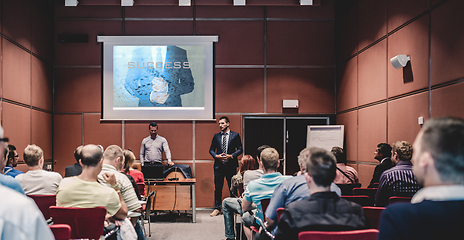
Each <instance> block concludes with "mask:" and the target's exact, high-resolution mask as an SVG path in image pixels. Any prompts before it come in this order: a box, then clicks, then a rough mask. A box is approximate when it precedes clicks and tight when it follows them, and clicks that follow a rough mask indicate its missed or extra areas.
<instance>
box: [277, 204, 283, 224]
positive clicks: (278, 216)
mask: <svg viewBox="0 0 464 240" xmlns="http://www.w3.org/2000/svg"><path fill="white" fill-rule="evenodd" d="M284 210H285V208H283V207H280V208H277V221H279V220H280V216H282V214H283V213H284Z"/></svg>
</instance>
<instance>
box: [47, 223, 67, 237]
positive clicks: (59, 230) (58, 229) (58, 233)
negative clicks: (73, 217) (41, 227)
mask: <svg viewBox="0 0 464 240" xmlns="http://www.w3.org/2000/svg"><path fill="white" fill-rule="evenodd" d="M49 227H50V230H52V233H53V236H55V240H69V239H71V226H69V225H68V224H53V225H49Z"/></svg>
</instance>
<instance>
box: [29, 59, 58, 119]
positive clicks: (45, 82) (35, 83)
mask: <svg viewBox="0 0 464 240" xmlns="http://www.w3.org/2000/svg"><path fill="white" fill-rule="evenodd" d="M31 59H32V67H31V71H32V79H31V81H32V83H31V91H32V93H31V98H32V101H31V104H32V106H35V107H38V108H41V109H44V110H47V111H50V112H51V111H52V106H53V105H52V100H53V99H52V88H53V86H52V79H53V76H52V67H51V66H49V65H47V64H46V63H44V62H42V61H40V60H39V59H37V58H35V57H32V58H31Z"/></svg>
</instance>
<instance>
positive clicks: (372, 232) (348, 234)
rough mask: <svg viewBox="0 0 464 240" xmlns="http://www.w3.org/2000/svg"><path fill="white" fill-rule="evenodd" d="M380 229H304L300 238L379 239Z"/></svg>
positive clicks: (299, 239)
mask: <svg viewBox="0 0 464 240" xmlns="http://www.w3.org/2000/svg"><path fill="white" fill-rule="evenodd" d="M378 234H379V230H377V229H363V230H351V231H326V232H325V231H303V232H300V233H299V234H298V240H377V235H378Z"/></svg>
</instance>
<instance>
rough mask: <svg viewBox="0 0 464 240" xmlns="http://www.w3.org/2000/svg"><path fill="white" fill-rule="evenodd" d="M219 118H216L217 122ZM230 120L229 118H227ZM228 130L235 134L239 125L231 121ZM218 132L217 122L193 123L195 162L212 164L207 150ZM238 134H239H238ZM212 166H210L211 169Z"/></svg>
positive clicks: (211, 158)
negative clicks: (207, 161)
mask: <svg viewBox="0 0 464 240" xmlns="http://www.w3.org/2000/svg"><path fill="white" fill-rule="evenodd" d="M220 117H221V116H216V119H217V120H219V118H220ZM229 119H230V118H229ZM231 124H233V125H231V126H230V128H231V130H232V131H234V132H237V131H239V129H240V128H238V127H237V126H240V123H237V122H233V121H231ZM218 132H220V129H219V125H218V123H217V122H213V121H207V122H196V123H195V159H196V160H211V161H212V162H214V159H213V157H211V155H210V154H209V148H210V146H211V140H212V139H213V136H214V134H215V133H218ZM239 133H240V132H239ZM212 167H213V166H211V168H212Z"/></svg>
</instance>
